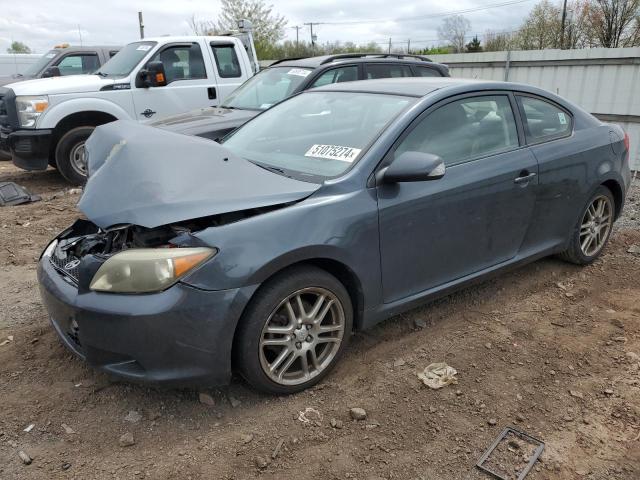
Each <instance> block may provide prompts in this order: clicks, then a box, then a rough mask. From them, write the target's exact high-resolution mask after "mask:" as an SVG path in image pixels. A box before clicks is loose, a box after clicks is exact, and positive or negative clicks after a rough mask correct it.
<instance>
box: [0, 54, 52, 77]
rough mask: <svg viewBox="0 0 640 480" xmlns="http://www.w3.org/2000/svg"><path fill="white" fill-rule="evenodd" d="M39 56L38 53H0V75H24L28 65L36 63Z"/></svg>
mask: <svg viewBox="0 0 640 480" xmlns="http://www.w3.org/2000/svg"><path fill="white" fill-rule="evenodd" d="M41 56H42V54H39V53H37V54H31V53H17V54H12V53H0V75H14V74H16V73H24V72H25V70H26V69H27V68H28V67H29V65H31V64H32V63H35V62H37V61H38V59H39V58H40V57H41Z"/></svg>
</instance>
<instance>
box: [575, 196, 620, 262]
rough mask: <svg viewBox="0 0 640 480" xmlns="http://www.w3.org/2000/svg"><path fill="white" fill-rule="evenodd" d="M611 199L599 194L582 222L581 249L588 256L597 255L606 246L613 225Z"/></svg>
mask: <svg viewBox="0 0 640 480" xmlns="http://www.w3.org/2000/svg"><path fill="white" fill-rule="evenodd" d="M612 210H613V209H612V208H611V200H610V199H609V198H608V197H606V196H604V195H599V196H597V197H596V198H595V199H594V200H593V201H592V202H591V204H590V205H589V207H588V208H587V211H586V212H585V213H584V216H583V217H582V223H581V224H580V249H581V250H582V253H583V254H584V255H586V256H587V257H592V256H594V255H596V254H597V253H598V252H599V251H600V250H601V249H602V247H604V244H605V242H606V241H607V238H608V237H609V232H610V231H611V227H612V225H613V212H612Z"/></svg>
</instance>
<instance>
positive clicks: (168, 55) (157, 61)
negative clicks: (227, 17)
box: [0, 22, 258, 184]
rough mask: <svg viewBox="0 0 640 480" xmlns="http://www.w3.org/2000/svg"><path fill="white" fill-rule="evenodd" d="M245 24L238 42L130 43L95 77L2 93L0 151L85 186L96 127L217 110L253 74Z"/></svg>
mask: <svg viewBox="0 0 640 480" xmlns="http://www.w3.org/2000/svg"><path fill="white" fill-rule="evenodd" d="M247 24H248V22H246V23H245V24H244V25H243V27H245V28H244V29H243V30H241V32H242V33H241V34H239V35H230V36H215V37H214V36H208V37H201V36H198V37H193V36H192V37H159V38H149V39H144V40H140V41H138V42H134V43H130V44H129V45H126V46H125V47H124V48H122V50H120V52H118V53H117V54H116V55H115V56H114V57H113V58H112V59H111V60H109V61H108V62H107V63H106V64H104V65H103V66H102V67H101V68H100V69H99V70H98V71H97V72H96V73H95V74H93V75H76V76H69V77H54V78H45V79H36V80H28V81H24V82H18V83H12V84H9V85H6V86H5V87H0V151H2V152H5V153H8V154H10V155H11V157H12V160H13V162H14V163H15V165H17V166H18V167H20V168H23V169H25V170H44V169H46V168H47V166H48V165H52V166H54V167H56V168H57V169H58V170H59V171H60V173H61V174H62V176H64V178H65V179H67V180H68V181H69V182H71V183H74V184H82V183H84V181H85V179H86V162H85V159H84V142H85V140H86V139H87V138H89V135H91V132H92V131H93V130H94V128H95V127H97V126H98V125H101V124H104V123H108V122H111V121H114V120H120V119H135V120H139V121H145V120H149V119H153V120H156V119H158V118H163V117H166V116H169V115H174V114H177V113H181V112H187V111H189V110H193V109H196V108H201V107H209V106H217V105H218V104H219V103H220V101H222V100H224V98H225V97H226V96H227V95H228V94H230V93H231V92H232V91H233V90H235V88H236V87H238V86H239V85H240V84H242V83H243V82H244V81H245V80H247V79H248V78H249V77H251V76H252V75H253V74H254V73H256V72H257V70H258V63H257V59H256V56H255V49H254V46H253V38H252V36H251V30H250V26H247Z"/></svg>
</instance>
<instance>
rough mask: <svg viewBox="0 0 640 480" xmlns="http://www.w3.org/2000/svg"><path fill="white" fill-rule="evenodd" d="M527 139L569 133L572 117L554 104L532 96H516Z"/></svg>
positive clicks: (547, 137) (535, 140)
mask: <svg viewBox="0 0 640 480" xmlns="http://www.w3.org/2000/svg"><path fill="white" fill-rule="evenodd" d="M517 99H518V103H519V105H520V111H521V112H522V114H523V117H524V118H523V120H524V125H525V134H526V137H527V141H533V142H539V141H541V140H542V141H544V140H551V139H554V138H558V137H563V136H566V135H569V134H570V133H571V130H572V119H571V115H569V113H568V112H566V111H565V110H563V109H562V108H560V107H557V106H556V105H554V104H552V103H549V102H546V101H544V100H541V99H539V98H533V97H523V96H517Z"/></svg>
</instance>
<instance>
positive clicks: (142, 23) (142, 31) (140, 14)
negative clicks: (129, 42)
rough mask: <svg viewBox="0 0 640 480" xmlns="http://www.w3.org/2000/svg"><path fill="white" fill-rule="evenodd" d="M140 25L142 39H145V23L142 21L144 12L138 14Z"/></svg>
mask: <svg viewBox="0 0 640 480" xmlns="http://www.w3.org/2000/svg"><path fill="white" fill-rule="evenodd" d="M138 25H139V26H140V38H144V22H143V21H142V12H138Z"/></svg>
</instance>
